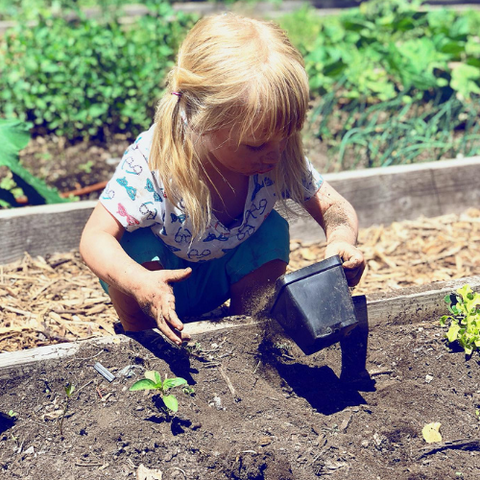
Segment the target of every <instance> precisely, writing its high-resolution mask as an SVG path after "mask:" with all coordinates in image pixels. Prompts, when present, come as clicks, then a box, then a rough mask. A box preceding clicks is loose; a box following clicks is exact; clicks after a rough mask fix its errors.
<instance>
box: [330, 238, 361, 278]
mask: <svg viewBox="0 0 480 480" xmlns="http://www.w3.org/2000/svg"><path fill="white" fill-rule="evenodd" d="M326 253H327V254H328V255H329V256H331V255H335V254H337V255H339V256H340V257H341V258H342V260H343V268H344V270H345V276H346V277H347V282H348V285H349V286H350V287H354V286H355V285H358V283H359V282H360V279H361V278H362V275H363V272H364V270H365V259H364V257H363V254H362V252H361V251H360V250H358V249H357V248H356V247H354V246H353V245H351V244H348V243H346V242H338V243H331V244H330V245H329V246H328V247H327V252H326Z"/></svg>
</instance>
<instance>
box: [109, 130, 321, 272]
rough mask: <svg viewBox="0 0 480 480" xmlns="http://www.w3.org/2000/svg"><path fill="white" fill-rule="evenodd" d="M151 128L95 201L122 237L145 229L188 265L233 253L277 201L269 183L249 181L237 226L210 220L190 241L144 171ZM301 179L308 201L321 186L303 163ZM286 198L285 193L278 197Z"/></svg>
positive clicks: (181, 214) (258, 178)
mask: <svg viewBox="0 0 480 480" xmlns="http://www.w3.org/2000/svg"><path fill="white" fill-rule="evenodd" d="M153 130H154V126H152V127H151V128H150V129H149V130H148V131H147V132H143V133H142V134H140V135H139V136H138V138H137V139H136V140H135V142H134V143H133V144H132V145H130V146H129V147H128V148H127V150H126V151H125V153H124V155H123V157H122V160H121V161H120V163H119V165H118V167H117V169H116V171H115V173H114V175H113V177H112V178H111V180H110V181H109V183H108V184H107V186H106V187H105V190H104V191H103V193H102V196H101V198H100V201H101V203H102V204H103V206H104V207H105V208H106V209H107V210H108V211H109V212H110V213H111V214H112V215H113V216H114V217H115V218H116V219H117V220H118V221H119V222H120V223H121V225H122V226H123V227H124V228H125V229H126V231H127V232H133V231H134V230H136V229H137V228H151V230H152V232H153V233H154V234H155V235H156V236H157V237H159V238H160V239H161V240H162V241H163V242H164V243H165V244H166V245H167V247H168V248H169V249H170V250H171V251H172V252H173V253H174V254H175V255H177V256H178V257H180V258H183V259H185V260H188V261H191V262H201V261H206V260H211V259H214V258H220V257H222V256H223V255H225V253H227V252H228V251H229V250H232V249H234V248H236V247H237V246H238V245H239V244H240V243H242V242H243V241H244V240H246V239H247V238H249V237H250V236H251V235H253V233H254V232H255V231H256V230H257V229H258V228H259V227H260V225H261V224H262V223H263V221H264V220H265V218H267V216H268V215H269V214H270V212H271V211H272V209H273V207H274V205H275V202H276V200H277V196H276V193H275V187H274V182H273V180H272V178H271V177H270V176H269V175H268V173H267V174H255V175H252V176H251V177H250V178H249V186H248V194H247V199H246V202H245V209H244V213H243V219H242V221H241V223H240V224H239V225H237V226H234V227H232V228H227V227H225V226H224V225H223V224H222V223H221V222H220V221H218V220H217V219H216V218H215V216H214V215H212V219H211V222H210V224H209V225H208V226H207V228H206V230H205V232H204V233H203V234H202V235H201V236H197V237H195V238H192V233H191V231H192V227H191V221H190V219H189V216H188V214H186V213H185V211H184V209H183V207H182V202H180V205H179V206H175V205H174V204H173V203H172V202H170V201H169V199H168V198H167V196H166V194H165V190H164V185H163V182H162V181H161V180H160V179H159V178H158V175H156V172H154V171H152V170H150V168H149V166H148V156H149V152H150V147H151V144H152V138H153ZM305 161H306V162H307V167H308V176H307V178H305V180H304V186H305V188H306V192H307V193H306V196H305V199H304V200H305V201H306V200H308V199H309V198H311V197H313V196H314V195H315V193H316V192H317V190H318V189H319V188H320V186H321V185H322V183H323V178H322V176H321V175H320V174H319V173H318V172H317V171H316V170H315V169H314V167H313V166H312V164H311V163H310V161H309V160H308V159H305ZM284 196H285V197H288V193H287V192H285V193H284Z"/></svg>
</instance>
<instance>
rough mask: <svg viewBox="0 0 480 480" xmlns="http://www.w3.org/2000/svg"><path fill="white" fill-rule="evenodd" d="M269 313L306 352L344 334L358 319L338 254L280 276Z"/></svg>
mask: <svg viewBox="0 0 480 480" xmlns="http://www.w3.org/2000/svg"><path fill="white" fill-rule="evenodd" d="M271 315H272V317H273V318H275V319H276V320H277V321H278V323H280V325H281V326H282V327H283V328H284V330H285V332H286V333H287V334H288V335H289V336H290V337H291V338H292V339H293V340H294V341H295V343H296V344H297V345H298V346H299V347H300V348H301V349H302V351H303V352H304V353H305V354H306V355H310V354H312V353H315V352H317V351H318V350H320V349H322V348H324V347H327V346H329V345H332V344H333V343H336V342H338V341H339V340H340V339H341V338H343V337H344V336H345V335H347V334H348V332H349V331H350V330H351V329H352V328H354V327H355V326H356V325H357V323H358V322H357V318H356V316H355V308H354V305H353V300H352V297H351V295H350V291H349V289H348V283H347V279H346V277H345V272H344V270H343V267H342V261H341V259H340V257H339V256H338V255H335V256H334V257H330V258H327V259H325V260H323V261H322V262H319V263H315V264H313V265H310V266H308V267H305V268H302V269H301V270H298V271H296V272H293V273H288V274H286V275H283V276H282V277H280V278H279V279H278V280H277V284H276V293H275V300H274V304H273V307H272V309H271Z"/></svg>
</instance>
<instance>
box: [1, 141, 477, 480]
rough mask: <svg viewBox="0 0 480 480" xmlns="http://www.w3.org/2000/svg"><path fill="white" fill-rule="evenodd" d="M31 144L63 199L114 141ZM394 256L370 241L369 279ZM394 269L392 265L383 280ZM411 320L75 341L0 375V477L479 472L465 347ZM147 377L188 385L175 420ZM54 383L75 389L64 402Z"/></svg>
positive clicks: (270, 325)
mask: <svg viewBox="0 0 480 480" xmlns="http://www.w3.org/2000/svg"><path fill="white" fill-rule="evenodd" d="M38 142H40V144H41V143H42V141H41V140H39V139H37V140H35V142H34V144H32V145H31V148H32V150H31V151H29V150H28V149H26V151H25V152H24V153H23V158H22V161H23V162H24V164H29V165H31V167H32V170H34V171H36V172H40V171H42V169H43V176H44V178H47V179H48V182H49V183H50V184H52V185H55V186H57V187H58V188H59V189H60V190H61V191H64V192H65V191H69V190H72V189H77V188H79V187H82V186H85V185H89V184H93V183H96V182H99V181H102V180H106V179H108V176H109V175H110V174H111V172H112V171H113V169H114V168H115V165H114V164H115V162H107V161H106V160H108V159H109V158H118V157H120V156H121V152H122V151H123V148H124V146H126V145H127V144H128V142H127V141H125V142H124V144H123V145H122V143H121V142H116V143H115V146H112V147H111V148H105V147H103V146H95V145H91V144H79V145H77V146H74V147H68V148H64V147H65V146H62V145H59V146H58V148H59V150H58V155H57V153H55V154H53V153H50V152H51V149H52V148H53V147H52V145H54V143H52V142H50V143H48V144H47V143H45V142H44V144H43V145H44V146H43V147H42V145H40V144H38ZM60 143H61V142H60ZM39 145H40V146H39ZM41 148H44V149H45V150H44V151H43V156H42V150H41ZM70 149H72V150H70ZM49 155H51V156H53V158H55V162H53V161H52V157H50V158H49ZM89 162H91V163H89ZM87 165H89V167H87ZM79 166H82V167H81V168H80V169H79ZM89 169H91V171H90V173H87V170H89ZM75 172H77V173H75ZM82 172H83V173H82ZM96 195H98V194H96V193H93V194H89V195H88V197H82V198H96ZM455 225H457V224H455ZM398 228H400V227H398ZM447 232H448V230H447ZM384 234H385V233H384V231H383V230H382V232H381V233H378V235H377V234H376V233H375V235H377V236H378V238H381V237H382V236H383V235H384ZM378 238H377V241H378ZM422 238H423V236H422ZM424 238H425V242H426V243H424V244H423V247H422V248H423V251H424V252H426V253H425V254H429V252H427V251H426V250H425V249H427V248H429V249H430V248H434V246H435V242H436V240H434V239H430V240H431V241H430V240H429V239H428V237H427V236H426V234H425V235H424ZM429 242H430V243H429ZM462 243H465V242H463V241H462ZM297 248H298V249H299V250H300V249H301V246H298V247H297ZM307 251H308V252H311V251H312V250H311V248H306V249H305V252H307ZM392 253H393V251H392V252H389V251H384V250H380V251H378V248H377V250H376V253H375V255H376V256H375V257H372V259H371V262H370V263H371V264H370V263H369V266H370V269H371V272H372V273H371V277H372V278H373V277H375V275H377V274H378V275H379V274H380V273H382V269H383V268H384V264H385V265H387V266H388V267H392V268H393V267H398V266H399V265H400V266H401V267H402V268H404V270H405V269H406V268H407V266H406V265H405V266H402V264H401V262H399V261H398V260H395V262H396V265H391V264H392V263H395V262H393V261H392V260H391V255H392ZM430 253H431V252H430ZM447 253H448V254H449V256H448V257H447V259H450V260H451V262H450V263H452V262H453V264H454V265H455V268H457V269H458V268H460V267H461V268H465V265H466V266H467V267H468V268H473V269H474V270H475V268H474V266H475V265H476V263H475V262H471V265H470V264H468V263H467V261H466V260H462V258H461V257H459V256H458V251H457V252H453V253H452V252H450V251H448V252H447ZM441 255H442V252H439V253H438V256H439V257H440V256H441ZM443 256H445V254H443ZM77 260H78V259H77ZM306 260H307V261H310V262H311V261H312V259H311V258H310V260H309V259H308V258H306ZM420 260H421V259H420ZM474 263H475V265H474ZM384 278H386V277H384ZM397 278H399V277H398V273H392V274H391V278H390V279H389V280H387V279H385V280H384V281H385V285H386V286H388V282H391V281H393V280H394V279H397ZM11 288H12V289H13V288H14V285H13V286H11ZM42 288H43V287H42ZM82 288H83V287H82ZM42 294H43V290H42ZM38 295H39V293H38V292H36V293H35V297H36V296H38ZM70 308H71V307H70ZM97 315H98V314H97ZM364 320H365V319H364ZM417 320H418V319H405V322H404V323H405V324H404V325H387V324H385V325H383V326H381V327H378V328H376V329H374V330H372V331H368V326H367V323H365V322H364V323H363V324H362V325H361V326H360V327H357V328H356V329H355V330H354V331H353V333H352V334H351V335H350V336H349V337H348V338H347V339H345V340H344V341H343V342H341V343H337V344H334V345H332V346H330V347H327V348H325V349H323V350H321V351H319V352H317V353H315V354H313V355H310V356H305V355H303V354H302V353H301V351H300V350H299V349H298V347H297V346H296V345H294V344H293V343H292V342H291V341H290V340H289V339H288V338H286V337H284V336H283V335H282V334H281V332H279V331H278V329H277V327H276V324H275V323H274V322H271V321H268V320H266V321H263V323H261V324H260V325H245V326H243V327H238V328H229V329H223V330H218V331H215V332H209V333H202V334H198V335H195V337H194V339H193V340H194V341H193V342H192V344H191V345H190V347H189V348H188V349H187V348H181V349H180V348H178V347H173V346H171V345H170V344H168V343H166V342H165V341H164V340H163V338H162V337H160V336H158V335H156V334H155V332H153V331H150V332H145V333H142V334H137V335H135V336H133V337H131V338H127V337H124V336H122V335H119V336H116V337H113V340H112V343H99V342H98V341H95V342H87V341H81V342H79V343H80V344H81V345H82V346H81V348H80V350H79V351H78V352H77V353H76V354H75V355H73V356H71V357H68V358H65V359H63V360H50V361H41V362H39V361H37V362H35V363H33V364H29V365H27V366H24V367H12V368H10V369H5V368H4V369H2V370H0V412H1V414H0V472H1V476H2V478H5V479H20V478H21V479H22V480H30V479H35V480H37V479H39V478H40V479H44V478H50V477H51V478H55V479H59V480H63V479H65V480H73V479H74V480H79V479H86V480H90V479H91V480H93V479H95V480H98V479H102V478H115V479H121V478H131V479H137V480H160V479H162V480H170V479H177V480H178V479H182V480H183V479H189V480H193V479H202V480H209V479H215V480H216V479H235V480H246V479H252V480H262V479H265V480H293V479H295V480H312V479H315V478H320V477H328V478H330V479H332V480H335V479H342V480H343V479H355V480H372V479H373V480H376V479H380V480H438V479H442V480H448V479H458V478H465V479H479V478H480V461H479V450H480V435H479V425H480V424H479V416H478V413H477V412H478V409H479V408H480V386H479V383H480V370H479V363H480V362H479V359H478V354H475V355H473V356H472V357H471V358H466V357H465V355H464V354H463V352H462V351H460V350H451V349H449V348H448V347H447V346H446V345H445V341H444V338H443V336H444V330H443V329H442V328H441V327H440V326H439V325H438V319H423V320H422V321H421V322H417V323H411V322H415V321H417ZM224 321H225V322H227V323H228V322H231V321H236V322H239V321H243V322H245V323H248V321H249V319H247V318H246V319H242V318H226V319H224ZM367 343H368V348H367ZM97 362H99V363H100V364H101V365H102V366H103V367H105V368H106V369H108V370H109V371H110V372H111V373H113V374H114V375H115V379H114V380H113V381H112V382H111V383H110V382H109V381H107V380H106V379H104V377H103V376H101V375H100V374H99V373H98V372H97V371H96V370H95V369H94V365H95V364H96V363H97ZM146 370H157V371H159V372H160V373H161V375H162V377H165V375H167V376H168V377H173V376H178V377H183V378H185V379H186V380H187V381H188V383H189V385H191V386H192V387H193V390H194V391H193V393H190V394H188V393H184V392H182V389H181V388H178V389H176V392H175V391H174V392H172V393H174V394H175V395H176V396H177V398H178V401H179V411H178V413H177V414H169V413H168V412H166V411H165V407H164V405H163V402H162V400H161V398H160V396H159V395H158V394H155V392H152V391H150V392H147V393H143V392H130V391H129V390H128V389H129V387H130V386H131V385H132V384H133V383H134V382H135V381H136V380H138V379H140V378H142V377H143V374H144V372H145V371H146ZM67 384H73V385H74V386H75V390H74V392H73V394H72V395H71V397H70V398H69V399H68V404H67V398H68V397H67V395H66V391H65V386H66V385H67ZM66 406H68V408H67V409H66V411H65V407H66ZM9 412H10V415H9ZM432 422H439V423H441V427H440V433H441V434H442V436H443V441H441V442H439V443H432V444H428V443H426V441H425V440H424V438H423V437H422V429H423V427H424V426H425V425H426V424H429V423H432Z"/></svg>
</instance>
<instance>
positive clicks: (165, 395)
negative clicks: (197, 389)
mask: <svg viewBox="0 0 480 480" xmlns="http://www.w3.org/2000/svg"><path fill="white" fill-rule="evenodd" d="M181 385H186V386H187V387H188V383H187V381H186V380H185V379H184V378H180V377H175V378H167V377H165V380H163V382H162V377H161V376H160V373H158V372H156V371H155V370H149V371H146V372H145V378H142V379H141V380H138V381H137V382H135V383H134V384H133V385H132V386H131V387H130V391H131V392H133V391H136V390H157V391H158V393H159V394H160V396H161V398H162V400H163V403H164V404H165V406H166V407H167V409H168V410H170V411H172V412H174V413H175V412H177V411H178V400H177V397H175V396H174V395H172V394H170V393H169V392H170V390H171V389H172V388H175V387H179V386H181ZM187 387H184V390H185V389H187V392H188V393H189V394H191V393H192V391H190V390H189V389H188V388H187Z"/></svg>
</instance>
